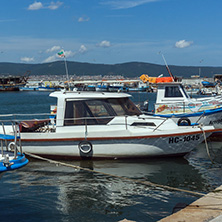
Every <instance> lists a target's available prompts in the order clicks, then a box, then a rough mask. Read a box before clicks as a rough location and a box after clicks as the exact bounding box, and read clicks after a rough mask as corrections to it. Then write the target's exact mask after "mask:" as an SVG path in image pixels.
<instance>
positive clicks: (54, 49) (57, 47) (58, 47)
mask: <svg viewBox="0 0 222 222" xmlns="http://www.w3.org/2000/svg"><path fill="white" fill-rule="evenodd" d="M60 49H61V47H60V46H53V47H52V48H50V49H47V50H46V52H47V53H49V52H56V51H59V50H60Z"/></svg>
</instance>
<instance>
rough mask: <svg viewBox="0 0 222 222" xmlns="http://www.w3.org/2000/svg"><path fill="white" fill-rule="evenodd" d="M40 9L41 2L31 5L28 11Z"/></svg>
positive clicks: (41, 6)
mask: <svg viewBox="0 0 222 222" xmlns="http://www.w3.org/2000/svg"><path fill="white" fill-rule="evenodd" d="M42 8H43V5H42V3H41V2H34V3H33V4H31V5H29V7H28V10H39V9H42Z"/></svg>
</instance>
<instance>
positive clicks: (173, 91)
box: [165, 86, 183, 98]
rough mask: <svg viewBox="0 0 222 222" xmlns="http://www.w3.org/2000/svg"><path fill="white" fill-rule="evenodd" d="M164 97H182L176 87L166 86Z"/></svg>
mask: <svg viewBox="0 0 222 222" xmlns="http://www.w3.org/2000/svg"><path fill="white" fill-rule="evenodd" d="M165 97H166V98H167V97H183V95H182V93H181V92H180V89H179V87H178V86H166V88H165Z"/></svg>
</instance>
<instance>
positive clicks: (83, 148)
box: [78, 141, 93, 154]
mask: <svg viewBox="0 0 222 222" xmlns="http://www.w3.org/2000/svg"><path fill="white" fill-rule="evenodd" d="M78 147H79V150H80V152H81V153H84V154H88V153H90V152H91V151H92V149H93V146H92V143H90V142H89V141H81V142H80V143H79V145H78Z"/></svg>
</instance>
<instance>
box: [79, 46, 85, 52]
mask: <svg viewBox="0 0 222 222" xmlns="http://www.w3.org/2000/svg"><path fill="white" fill-rule="evenodd" d="M86 51H87V48H86V47H85V46H84V45H81V46H80V48H79V52H80V53H84V52H86Z"/></svg>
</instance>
